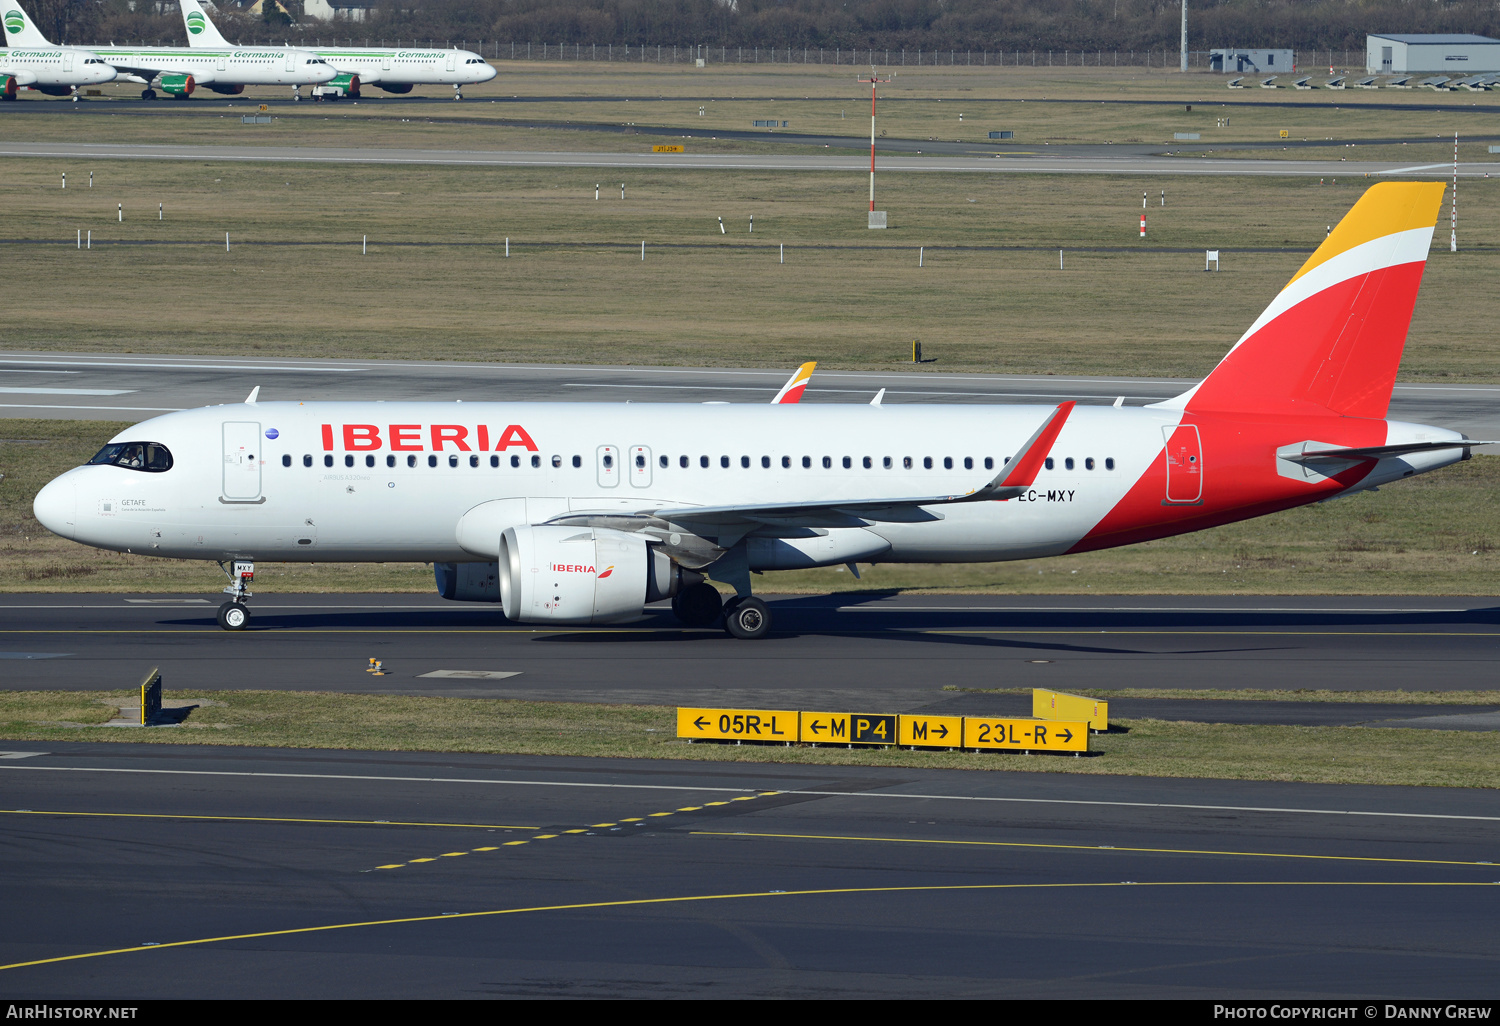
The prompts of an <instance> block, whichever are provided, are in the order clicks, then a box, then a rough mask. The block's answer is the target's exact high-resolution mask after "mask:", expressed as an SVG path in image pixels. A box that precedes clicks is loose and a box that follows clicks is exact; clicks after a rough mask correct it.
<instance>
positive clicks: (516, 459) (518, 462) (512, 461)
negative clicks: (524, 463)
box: [510, 456, 521, 467]
mask: <svg viewBox="0 0 1500 1026" xmlns="http://www.w3.org/2000/svg"><path fill="white" fill-rule="evenodd" d="M510 465H511V466H512V467H519V466H520V465H521V457H519V456H512V457H511V458H510Z"/></svg>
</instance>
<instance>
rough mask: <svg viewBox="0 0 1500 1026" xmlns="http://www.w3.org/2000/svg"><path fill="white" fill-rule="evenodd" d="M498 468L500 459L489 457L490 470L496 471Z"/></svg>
mask: <svg viewBox="0 0 1500 1026" xmlns="http://www.w3.org/2000/svg"><path fill="white" fill-rule="evenodd" d="M499 466H500V457H499V456H491V457H490V468H491V469H498V468H499Z"/></svg>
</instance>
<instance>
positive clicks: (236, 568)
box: [219, 559, 255, 631]
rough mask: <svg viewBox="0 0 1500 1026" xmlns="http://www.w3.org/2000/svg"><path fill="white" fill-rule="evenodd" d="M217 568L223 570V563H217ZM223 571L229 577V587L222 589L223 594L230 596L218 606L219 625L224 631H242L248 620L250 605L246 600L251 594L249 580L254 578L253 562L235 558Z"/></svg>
mask: <svg viewBox="0 0 1500 1026" xmlns="http://www.w3.org/2000/svg"><path fill="white" fill-rule="evenodd" d="M219 569H221V570H224V564H223V563H220V564H219ZM224 573H225V574H226V575H227V576H228V577H229V587H227V588H225V589H224V594H226V595H229V596H231V597H230V600H229V601H228V602H226V603H224V604H223V605H222V606H220V607H219V626H220V627H222V628H223V629H224V630H226V631H242V630H244V629H245V626H246V625H247V624H249V622H250V607H249V606H248V605H246V600H248V599H249V598H250V595H251V592H250V582H251V581H253V580H255V564H254V563H252V562H250V561H249V560H242V559H236V560H235V561H234V562H233V563H232V564H230V568H229V569H228V570H224Z"/></svg>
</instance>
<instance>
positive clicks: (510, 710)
mask: <svg viewBox="0 0 1500 1026" xmlns="http://www.w3.org/2000/svg"><path fill="white" fill-rule="evenodd" d="M170 697H171V700H172V702H173V703H189V704H191V703H194V702H200V703H202V707H201V708H199V709H196V710H193V711H192V713H191V714H190V715H189V716H188V719H187V720H186V722H185V724H184V725H183V726H182V727H152V728H138V729H129V728H118V727H104V726H101V725H102V724H103V722H104V721H105V720H108V719H110V718H111V717H113V716H114V715H116V713H117V712H118V710H119V708H120V706H121V705H124V704H134V703H135V702H136V701H138V696H137V695H135V694H132V693H130V692H102V691H100V692H92V691H88V692H80V691H72V692H0V738H5V739H7V740H17V741H20V740H25V741H43V742H58V741H82V740H88V741H115V742H121V743H159V744H217V745H256V746H271V747H278V748H337V749H359V750H367V751H368V750H373V751H428V752H433V751H435V752H496V753H508V754H523V755H569V756H597V757H608V758H637V759H695V760H700V761H711V762H759V763H797V764H803V765H822V766H889V767H893V768H894V767H903V768H910V767H930V768H936V769H966V770H978V771H983V770H1012V771H1030V772H1037V773H1075V774H1086V775H1100V774H1103V775H1124V776H1155V777H1195V778H1217V779H1227V780H1289V781H1303V782H1313V783H1329V784H1333V783H1339V784H1386V785H1415V786H1433V787H1500V763H1497V762H1496V760H1495V758H1494V746H1495V740H1494V735H1493V733H1484V732H1463V731H1429V730H1397V729H1376V728H1365V727H1285V726H1239V725H1227V724H1209V723H1174V722H1164V721H1161V720H1131V721H1121V722H1120V724H1119V725H1120V726H1121V727H1124V728H1125V729H1124V730H1123V731H1119V732H1115V731H1111V732H1110V733H1108V734H1102V735H1096V736H1095V737H1093V738H1091V739H1090V742H1089V744H1090V749H1091V751H1092V752H1094V753H1096V755H1095V757H1093V758H1083V759H1073V758H1059V757H1050V756H1035V757H1030V758H1028V757H1025V756H1021V755H1019V754H998V753H983V754H972V753H960V752H944V751H930V752H929V751H919V752H913V751H903V750H897V749H853V750H850V749H847V748H844V749H841V748H812V747H807V746H801V745H797V746H792V747H789V748H783V747H769V746H767V747H755V746H734V745H712V744H694V745H689V744H687V743H686V742H683V741H679V740H677V738H676V721H675V715H674V711H673V710H672V709H671V708H668V707H664V706H619V705H584V704H576V703H564V702H516V701H508V700H496V699H463V698H434V697H422V698H416V697H392V696H371V695H339V694H305V693H288V692H275V691H215V692H212V693H211V694H206V695H192V694H187V693H183V694H177V693H173V694H172V695H171V696H170Z"/></svg>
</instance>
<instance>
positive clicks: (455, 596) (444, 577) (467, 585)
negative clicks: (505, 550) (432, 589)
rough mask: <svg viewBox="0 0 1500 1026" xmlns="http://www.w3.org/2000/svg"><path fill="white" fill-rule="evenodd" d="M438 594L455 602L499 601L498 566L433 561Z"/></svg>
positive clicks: (433, 573) (493, 564)
mask: <svg viewBox="0 0 1500 1026" xmlns="http://www.w3.org/2000/svg"><path fill="white" fill-rule="evenodd" d="M432 575H433V577H435V578H436V579H437V590H438V594H439V595H441V596H442V597H443V598H445V599H452V600H453V601H455V602H499V601H500V568H499V566H498V565H497V564H495V563H434V564H432Z"/></svg>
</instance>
